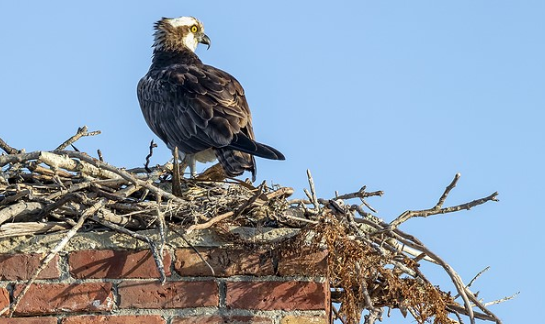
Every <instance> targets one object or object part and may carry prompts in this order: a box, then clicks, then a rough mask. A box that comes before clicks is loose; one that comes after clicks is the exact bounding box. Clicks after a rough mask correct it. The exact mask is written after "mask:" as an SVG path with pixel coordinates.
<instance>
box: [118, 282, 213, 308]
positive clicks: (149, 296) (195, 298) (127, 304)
mask: <svg viewBox="0 0 545 324" xmlns="http://www.w3.org/2000/svg"><path fill="white" fill-rule="evenodd" d="M118 293H119V307H120V308H160V309H163V308H190V307H204V306H218V303H219V289H218V285H217V283H216V282H214V281H176V282H167V283H165V284H164V285H161V284H160V283H158V282H134V281H132V282H122V283H121V284H119V287H118Z"/></svg>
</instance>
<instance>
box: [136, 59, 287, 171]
mask: <svg viewBox="0 0 545 324" xmlns="http://www.w3.org/2000/svg"><path fill="white" fill-rule="evenodd" d="M138 99H139V101H140V106H141V108H142V113H143V114H144V117H145V119H146V122H147V123H148V125H149V126H150V128H151V129H152V130H153V131H154V132H155V133H156V134H157V136H159V137H160V138H161V139H162V140H163V141H164V142H165V143H166V144H167V145H168V146H169V147H170V148H174V147H175V146H177V147H178V148H179V149H180V150H181V151H182V152H184V153H189V154H192V153H197V152H199V151H202V150H205V149H208V148H216V149H222V152H225V151H226V150H227V149H234V150H237V151H241V152H245V153H249V154H251V155H256V156H260V157H263V158H268V159H284V156H283V155H282V153H280V152H279V151H277V150H275V149H274V148H272V147H270V146H267V145H264V144H261V143H257V142H255V141H254V134H253V130H252V125H251V113H250V109H249V108H248V103H247V102H246V98H245V97H244V90H243V88H242V86H241V85H240V83H239V82H238V81H237V80H236V79H235V78H234V77H232V76H231V75H229V74H228V73H226V72H224V71H221V70H219V69H216V68H214V67H212V66H208V65H185V64H174V65H170V66H167V67H163V68H160V69H153V68H152V69H150V71H149V72H148V74H147V75H146V76H145V77H144V78H142V79H141V80H140V82H139V84H138ZM224 155H225V154H224ZM238 155H239V156H238V157H237V159H235V160H245V161H246V167H244V169H246V170H251V171H254V170H253V169H254V168H253V167H252V166H251V165H254V164H255V163H253V158H251V159H250V157H249V156H246V155H245V154H242V155H240V154H238ZM231 157H232V156H231ZM218 158H219V157H218ZM219 159H220V158H219ZM225 160H226V159H225ZM221 161H222V159H220V162H221ZM239 162H240V161H239ZM240 173H242V171H241V172H240Z"/></svg>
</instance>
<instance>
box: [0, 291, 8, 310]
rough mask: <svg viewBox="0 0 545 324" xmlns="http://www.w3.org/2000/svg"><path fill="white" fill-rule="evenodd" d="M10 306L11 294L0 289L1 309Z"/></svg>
mask: <svg viewBox="0 0 545 324" xmlns="http://www.w3.org/2000/svg"><path fill="white" fill-rule="evenodd" d="M8 306H9V292H8V290H7V289H6V288H0V309H4V308H6V307H8Z"/></svg>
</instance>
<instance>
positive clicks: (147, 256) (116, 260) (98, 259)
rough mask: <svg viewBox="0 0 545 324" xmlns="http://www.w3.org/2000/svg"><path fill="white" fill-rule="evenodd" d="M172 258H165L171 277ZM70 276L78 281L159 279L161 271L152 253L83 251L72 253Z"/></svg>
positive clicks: (167, 256) (167, 270) (166, 270)
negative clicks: (89, 279)
mask: <svg viewBox="0 0 545 324" xmlns="http://www.w3.org/2000/svg"><path fill="white" fill-rule="evenodd" d="M170 262H171V257H170V254H169V253H168V252H167V253H165V255H164V256H163V264H164V266H165V274H166V275H167V276H170ZM68 264H69V265H70V274H71V275H72V277H74V278H77V279H88V278H97V279H101V278H112V279H116V278H159V271H158V270H157V266H156V265H155V260H154V259H153V255H152V254H151V252H150V251H147V250H145V251H138V252H134V251H115V250H83V251H76V252H72V253H71V254H70V256H69V259H68Z"/></svg>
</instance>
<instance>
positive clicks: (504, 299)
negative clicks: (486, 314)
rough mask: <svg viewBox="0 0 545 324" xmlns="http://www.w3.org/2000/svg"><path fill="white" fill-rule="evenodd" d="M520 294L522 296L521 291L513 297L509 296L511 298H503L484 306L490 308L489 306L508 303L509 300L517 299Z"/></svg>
mask: <svg viewBox="0 0 545 324" xmlns="http://www.w3.org/2000/svg"><path fill="white" fill-rule="evenodd" d="M519 294H520V291H519V292H516V293H514V294H513V295H511V296H509V297H503V298H501V299H498V300H493V301H491V302H488V303H485V304H484V306H486V307H488V306H491V305H496V304H500V303H503V302H506V301H508V300H511V299H513V298H516V297H517V296H518V295H519Z"/></svg>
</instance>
